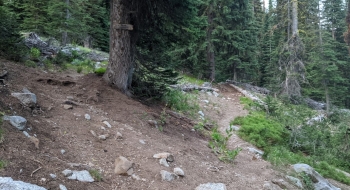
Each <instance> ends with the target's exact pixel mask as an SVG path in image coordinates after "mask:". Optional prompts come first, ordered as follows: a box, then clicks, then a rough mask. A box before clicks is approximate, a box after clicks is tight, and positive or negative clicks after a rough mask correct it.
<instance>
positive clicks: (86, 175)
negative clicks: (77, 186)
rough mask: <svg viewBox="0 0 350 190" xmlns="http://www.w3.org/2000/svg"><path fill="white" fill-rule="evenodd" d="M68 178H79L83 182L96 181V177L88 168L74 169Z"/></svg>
mask: <svg viewBox="0 0 350 190" xmlns="http://www.w3.org/2000/svg"><path fill="white" fill-rule="evenodd" d="M68 179H73V180H78V181H81V182H94V178H93V177H92V176H91V175H90V172H89V171H87V170H82V171H72V175H70V176H68Z"/></svg>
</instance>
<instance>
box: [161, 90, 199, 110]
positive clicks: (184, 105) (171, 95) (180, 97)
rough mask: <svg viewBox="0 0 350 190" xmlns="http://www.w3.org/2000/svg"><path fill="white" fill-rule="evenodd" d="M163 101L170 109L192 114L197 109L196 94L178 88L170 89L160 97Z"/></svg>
mask: <svg viewBox="0 0 350 190" xmlns="http://www.w3.org/2000/svg"><path fill="white" fill-rule="evenodd" d="M162 99H163V102H164V103H165V104H166V105H167V106H169V107H170V108H171V109H173V110H175V111H178V112H182V113H185V114H189V115H191V116H194V115H195V114H196V113H197V112H198V111H199V105H198V104H197V103H196V96H195V95H193V94H190V93H185V92H182V91H179V90H174V89H171V90H169V91H168V92H167V93H165V94H164V96H163V97H162Z"/></svg>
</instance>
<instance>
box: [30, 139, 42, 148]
mask: <svg viewBox="0 0 350 190" xmlns="http://www.w3.org/2000/svg"><path fill="white" fill-rule="evenodd" d="M29 140H30V141H31V142H32V143H34V145H35V148H37V149H39V142H40V141H39V139H37V138H35V137H29Z"/></svg>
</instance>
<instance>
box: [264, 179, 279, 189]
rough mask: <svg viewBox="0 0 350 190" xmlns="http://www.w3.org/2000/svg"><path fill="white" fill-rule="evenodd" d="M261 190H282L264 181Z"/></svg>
mask: <svg viewBox="0 0 350 190" xmlns="http://www.w3.org/2000/svg"><path fill="white" fill-rule="evenodd" d="M263 190H282V188H280V187H279V186H278V185H276V184H273V183H271V182H270V181H265V183H264V185H263Z"/></svg>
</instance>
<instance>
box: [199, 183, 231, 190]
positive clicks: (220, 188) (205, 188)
mask: <svg viewBox="0 0 350 190" xmlns="http://www.w3.org/2000/svg"><path fill="white" fill-rule="evenodd" d="M195 190H227V188H226V185H225V184H223V183H205V184H200V185H199V186H198V187H196V189H195Z"/></svg>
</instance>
